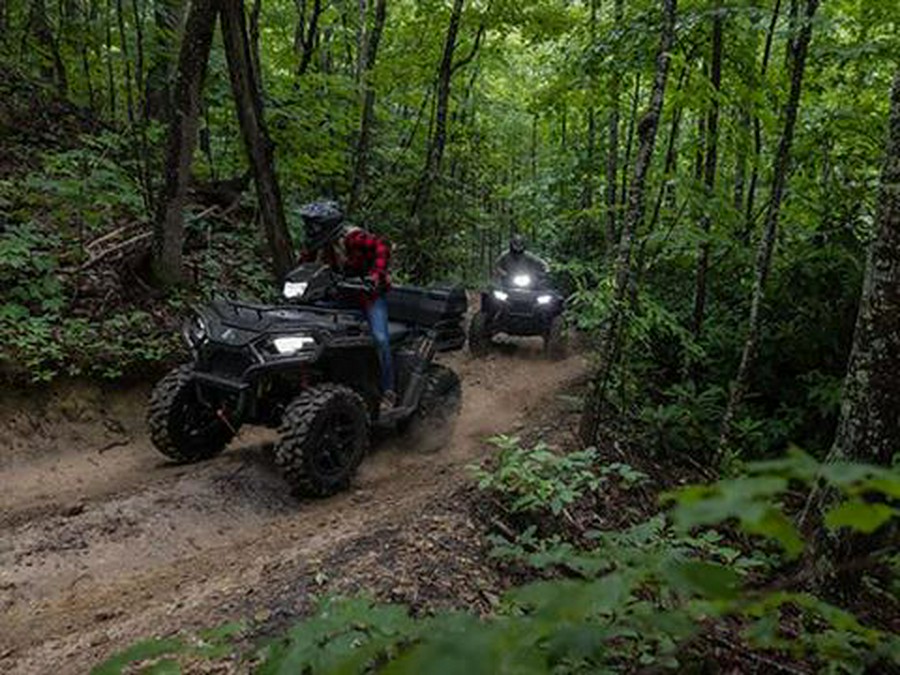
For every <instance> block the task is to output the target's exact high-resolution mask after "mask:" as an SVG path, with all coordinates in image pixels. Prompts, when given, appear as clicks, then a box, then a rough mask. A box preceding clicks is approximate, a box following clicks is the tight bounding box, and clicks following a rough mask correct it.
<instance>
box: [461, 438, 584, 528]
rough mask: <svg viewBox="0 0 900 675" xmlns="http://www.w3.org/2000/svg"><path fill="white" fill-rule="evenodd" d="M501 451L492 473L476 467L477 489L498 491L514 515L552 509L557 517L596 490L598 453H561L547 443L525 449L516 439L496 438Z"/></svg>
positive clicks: (493, 441) (493, 440)
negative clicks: (585, 495)
mask: <svg viewBox="0 0 900 675" xmlns="http://www.w3.org/2000/svg"><path fill="white" fill-rule="evenodd" d="M491 443H492V444H493V445H495V446H496V447H497V448H499V450H500V452H499V453H498V454H497V456H496V461H497V466H496V468H494V469H493V470H485V469H482V468H478V467H476V468H475V476H476V478H477V480H478V486H479V487H480V488H481V489H483V490H492V491H494V492H497V493H498V494H499V495H501V497H502V498H503V499H504V500H506V501H507V502H508V504H509V507H508V508H509V510H510V511H511V512H512V513H519V512H529V511H539V510H542V509H549V510H550V512H551V513H552V514H554V515H558V514H559V513H561V512H562V510H563V509H565V508H566V507H567V506H570V505H571V504H573V503H574V502H576V501H577V500H578V499H579V498H580V497H582V496H583V495H584V494H586V493H587V492H593V491H595V490H597V489H598V488H599V486H600V484H601V483H602V477H601V476H600V475H599V474H598V473H597V471H596V469H595V465H596V464H597V451H596V450H595V449H593V448H589V449H587V450H581V451H578V452H570V453H565V454H563V453H558V452H554V451H553V450H551V449H550V448H549V447H548V446H547V445H546V444H545V443H543V442H539V443H537V444H535V445H534V446H532V447H531V448H523V447H522V446H521V445H520V444H519V439H518V438H517V437H515V436H495V437H494V438H492V439H491Z"/></svg>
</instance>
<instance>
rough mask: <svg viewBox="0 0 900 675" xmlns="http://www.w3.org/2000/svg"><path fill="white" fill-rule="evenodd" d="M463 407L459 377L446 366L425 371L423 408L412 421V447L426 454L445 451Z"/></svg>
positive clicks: (421, 402) (419, 408)
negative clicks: (443, 448) (443, 449)
mask: <svg viewBox="0 0 900 675" xmlns="http://www.w3.org/2000/svg"><path fill="white" fill-rule="evenodd" d="M461 407H462V385H461V384H460V382H459V376H458V375H457V374H456V373H455V372H453V371H452V370H450V369H449V368H447V367H446V366H442V365H439V364H436V363H432V364H431V365H430V366H428V370H426V371H425V382H424V383H423V388H422V397H421V398H420V399H419V407H418V408H417V409H416V411H415V412H414V413H413V414H412V416H411V417H410V419H409V421H408V426H407V429H406V434H407V436H408V438H409V444H410V446H411V447H413V448H414V449H415V450H416V451H418V452H422V453H428V452H435V451H437V450H440V449H441V448H442V447H444V445H446V444H447V442H448V441H449V440H450V437H451V436H452V435H453V428H454V426H455V425H456V418H457V416H458V415H459V410H460V408H461Z"/></svg>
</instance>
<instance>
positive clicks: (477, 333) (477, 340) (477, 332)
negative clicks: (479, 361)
mask: <svg viewBox="0 0 900 675" xmlns="http://www.w3.org/2000/svg"><path fill="white" fill-rule="evenodd" d="M487 322H488V321H487V315H486V314H485V313H484V312H481V311H479V312H476V313H475V314H474V315H473V316H472V320H471V321H470V322H469V353H470V354H471V355H472V356H475V357H480V356H485V355H487V353H488V352H490V350H491V337H492V336H491V333H490V331H489V330H488V327H487Z"/></svg>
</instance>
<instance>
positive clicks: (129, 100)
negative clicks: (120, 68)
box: [116, 0, 134, 125]
mask: <svg viewBox="0 0 900 675" xmlns="http://www.w3.org/2000/svg"><path fill="white" fill-rule="evenodd" d="M116 20H117V21H118V24H119V49H121V50H122V61H123V63H124V64H125V104H126V108H127V112H128V123H129V124H132V125H133V124H134V98H133V94H132V91H131V57H130V56H129V53H128V34H127V33H126V32H125V12H124V10H123V9H122V0H116Z"/></svg>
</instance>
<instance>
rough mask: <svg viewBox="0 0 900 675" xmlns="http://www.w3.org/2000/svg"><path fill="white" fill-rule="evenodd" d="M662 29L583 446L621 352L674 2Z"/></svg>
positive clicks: (668, 4) (592, 436)
mask: <svg viewBox="0 0 900 675" xmlns="http://www.w3.org/2000/svg"><path fill="white" fill-rule="evenodd" d="M663 4H664V13H663V25H662V31H661V36H660V44H659V53H658V54H657V58H656V75H655V77H654V80H653V88H652V92H651V95H650V106H649V107H648V109H647V111H646V112H645V113H644V115H643V117H642V118H641V121H640V123H639V124H638V137H639V144H638V151H637V154H636V156H635V161H634V177H633V179H632V181H631V183H630V185H629V187H628V208H627V211H626V213H625V221H624V223H623V224H622V234H621V237H620V239H619V250H618V256H617V259H616V268H615V287H614V296H613V303H612V307H611V310H610V315H609V318H608V319H607V321H606V323H605V324H604V326H603V329H602V330H601V334H600V343H599V346H598V349H597V363H598V365H597V368H596V369H595V371H594V373H593V376H592V382H591V390H590V392H589V394H588V398H587V401H586V404H585V408H584V412H583V413H582V416H581V426H580V429H579V434H580V436H581V439H582V441H583V442H584V443H585V444H586V445H591V444H593V443H595V442H596V441H597V432H598V430H599V427H600V422H601V420H602V419H603V412H604V407H605V400H606V388H607V386H608V385H609V380H610V376H611V375H612V371H613V367H614V364H615V360H616V359H615V357H616V354H617V353H618V352H619V337H620V335H621V332H622V328H623V325H624V323H625V317H624V315H623V312H624V309H625V298H626V294H627V292H628V285H629V283H630V280H631V248H632V241H633V239H634V232H635V229H636V228H637V225H638V223H639V222H640V221H641V219H642V218H643V215H644V189H645V183H646V180H647V172H648V171H649V169H650V163H651V160H652V159H653V150H654V147H655V144H656V131H657V129H658V127H659V118H660V115H661V114H662V106H663V99H664V97H665V91H666V79H667V77H668V73H669V60H670V58H671V56H670V52H671V49H672V44H673V43H674V38H675V4H676V0H664V3H663Z"/></svg>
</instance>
